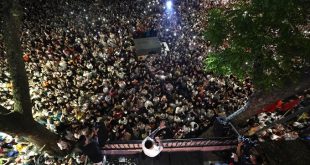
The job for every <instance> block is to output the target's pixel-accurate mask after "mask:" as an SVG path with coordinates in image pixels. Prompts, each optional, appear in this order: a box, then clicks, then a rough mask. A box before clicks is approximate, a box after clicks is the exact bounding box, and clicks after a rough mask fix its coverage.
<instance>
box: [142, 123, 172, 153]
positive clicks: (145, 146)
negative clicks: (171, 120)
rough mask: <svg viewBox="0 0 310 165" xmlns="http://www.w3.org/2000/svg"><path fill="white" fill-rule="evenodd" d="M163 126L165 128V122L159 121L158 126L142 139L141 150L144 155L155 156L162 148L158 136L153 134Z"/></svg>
mask: <svg viewBox="0 0 310 165" xmlns="http://www.w3.org/2000/svg"><path fill="white" fill-rule="evenodd" d="M164 128H166V126H165V122H164V121H161V122H160V125H159V127H158V128H157V129H156V130H154V131H153V132H152V133H151V134H150V135H149V136H148V137H146V138H145V139H144V140H143V141H142V150H143V152H144V154H145V155H147V156H149V157H155V156H157V155H158V154H159V153H160V152H161V151H162V150H163V145H162V143H161V141H160V139H159V137H155V135H156V134H157V133H158V132H159V131H160V130H162V129H164ZM154 137H155V139H154Z"/></svg>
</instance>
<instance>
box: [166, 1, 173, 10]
mask: <svg viewBox="0 0 310 165" xmlns="http://www.w3.org/2000/svg"><path fill="white" fill-rule="evenodd" d="M166 6H167V9H168V10H170V9H172V1H167V2H166Z"/></svg>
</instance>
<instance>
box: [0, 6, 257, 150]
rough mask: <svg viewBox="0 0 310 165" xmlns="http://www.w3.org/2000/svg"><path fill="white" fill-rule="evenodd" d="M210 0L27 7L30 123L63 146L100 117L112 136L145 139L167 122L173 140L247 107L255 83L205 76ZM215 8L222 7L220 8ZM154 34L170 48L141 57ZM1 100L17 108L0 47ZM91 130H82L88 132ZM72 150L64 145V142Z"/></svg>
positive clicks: (25, 55) (194, 133) (25, 47)
mask: <svg viewBox="0 0 310 165" xmlns="http://www.w3.org/2000/svg"><path fill="white" fill-rule="evenodd" d="M206 2H207V1H201V2H200V3H197V1H174V4H173V10H171V11H167V10H166V8H165V1H161V0H149V1H144V0H143V1H142V0H136V1H121V0H118V1H107V2H103V1H95V0H84V1H74V0H57V1H48V0H39V1H36V2H32V1H21V6H22V8H23V11H24V15H23V21H22V30H21V31H22V33H21V41H22V45H21V46H22V50H23V60H24V61H25V64H26V70H27V73H28V79H29V84H30V95H31V101H32V103H33V108H32V110H33V117H34V119H35V120H36V121H37V122H39V123H40V124H42V125H45V126H46V127H47V128H48V129H49V130H51V131H53V132H55V133H57V134H58V135H59V137H60V138H61V141H60V142H62V141H76V140H77V139H78V138H79V137H80V135H83V134H85V133H84V132H85V129H88V128H90V129H91V128H92V127H94V126H95V125H96V123H98V122H100V121H102V122H101V123H104V124H105V126H106V127H107V129H108V130H109V131H108V132H109V135H108V138H109V139H108V140H109V141H115V140H132V139H143V138H145V137H146V136H147V135H148V134H149V132H150V131H151V130H152V129H154V128H156V126H157V125H158V123H159V122H160V121H161V120H165V121H166V123H167V127H169V129H167V130H166V131H165V132H164V134H163V136H164V137H166V138H177V139H179V138H194V137H198V136H199V135H200V134H201V133H202V132H203V131H205V130H206V129H207V128H208V127H209V126H210V123H211V122H212V121H213V120H214V118H215V117H216V116H223V117H225V116H227V115H228V114H230V113H232V112H234V111H235V110H237V109H239V108H241V107H242V106H243V105H244V104H245V102H246V100H247V99H248V97H249V96H250V95H251V94H252V93H253V90H254V89H253V86H252V84H251V81H250V80H249V79H246V80H245V81H243V82H240V81H238V80H237V79H236V78H235V77H234V76H233V75H231V76H220V77H216V76H214V75H213V74H212V73H206V72H204V70H203V68H204V67H203V60H204V59H205V57H206V55H207V53H208V52H210V51H212V48H211V47H210V46H209V43H208V42H207V40H206V39H205V38H204V35H203V32H204V28H205V25H206V16H207V9H208V8H209V7H212V5H215V4H214V3H212V4H207V3H206ZM217 5H218V4H217ZM150 30H152V31H156V32H157V35H158V38H159V40H160V41H161V42H165V43H167V45H168V47H169V51H167V50H165V49H163V50H162V52H161V53H160V54H155V55H146V56H137V55H136V53H135V48H134V41H133V38H134V37H137V36H139V35H140V34H141V33H144V32H146V31H150ZM0 49H1V52H0V65H1V67H0V69H1V71H0V86H1V88H0V90H1V93H0V103H1V105H3V106H4V107H7V108H8V109H13V103H14V102H13V101H12V97H13V96H12V84H11V80H10V78H9V77H10V75H9V72H8V68H7V67H6V65H7V64H6V60H5V56H4V50H3V43H1V44H0ZM83 130H84V132H83ZM60 146H62V147H64V149H66V147H65V146H66V145H65V144H64V145H60Z"/></svg>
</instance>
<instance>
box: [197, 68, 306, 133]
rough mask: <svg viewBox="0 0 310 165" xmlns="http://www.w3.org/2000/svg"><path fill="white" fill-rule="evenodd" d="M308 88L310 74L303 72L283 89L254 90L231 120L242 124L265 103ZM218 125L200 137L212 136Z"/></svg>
mask: <svg viewBox="0 0 310 165" xmlns="http://www.w3.org/2000/svg"><path fill="white" fill-rule="evenodd" d="M309 88H310V76H309V73H306V74H304V78H303V79H302V80H300V81H299V82H298V83H291V84H290V85H287V86H286V88H285V89H275V90H272V91H256V92H255V93H254V94H253V95H252V96H251V97H250V98H249V100H248V103H247V106H246V107H245V109H244V111H242V112H241V113H240V114H238V115H236V116H235V117H234V118H232V120H231V122H232V123H233V124H234V125H235V126H237V127H238V126H243V125H245V124H246V121H247V120H248V119H250V118H251V117H253V116H254V115H257V114H259V113H260V112H261V110H263V108H265V107H266V106H267V105H269V104H272V103H275V102H276V101H277V100H279V99H285V98H287V97H290V96H293V95H295V94H298V93H301V92H303V91H304V90H306V89H309ZM215 129H219V128H218V127H216V128H215V127H214V126H212V127H210V128H209V129H208V130H207V131H206V132H204V133H203V134H202V135H201V137H212V136H216V133H215V132H216V130H215Z"/></svg>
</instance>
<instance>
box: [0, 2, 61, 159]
mask: <svg viewBox="0 0 310 165" xmlns="http://www.w3.org/2000/svg"><path fill="white" fill-rule="evenodd" d="M2 3H3V4H2V5H3V8H2V19H3V25H2V28H3V39H4V47H5V51H6V53H5V54H6V59H7V62H8V67H9V73H10V76H11V80H12V83H13V100H14V110H13V111H9V110H8V109H6V108H5V107H3V106H0V130H1V131H4V132H6V133H9V134H13V135H19V136H23V137H27V138H28V140H29V141H30V142H32V143H34V144H36V145H37V146H39V147H43V146H45V147H44V150H46V151H47V152H48V153H50V154H57V155H61V154H62V152H61V151H60V150H59V148H58V146H57V140H58V139H57V135H56V134H54V133H52V132H51V131H49V130H48V129H46V128H45V127H44V126H42V125H40V124H39V123H37V122H36V121H35V120H34V119H33V117H32V103H31V99H30V94H29V83H28V78H27V74H26V69H25V63H24V61H23V58H22V50H21V42H20V25H21V21H20V16H21V15H22V12H21V9H20V6H19V4H18V0H4V1H2Z"/></svg>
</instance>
